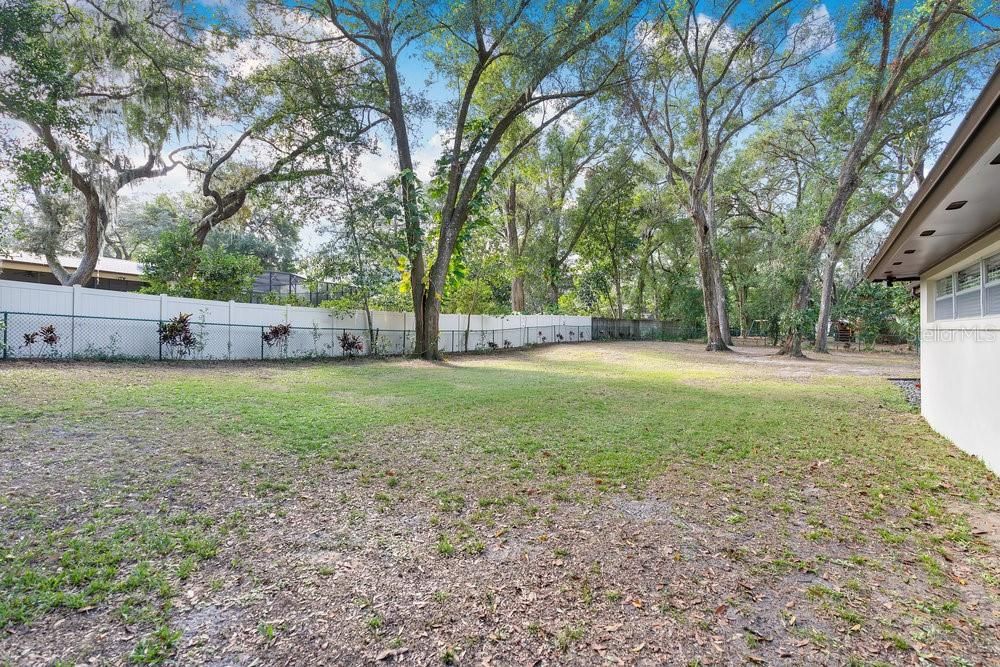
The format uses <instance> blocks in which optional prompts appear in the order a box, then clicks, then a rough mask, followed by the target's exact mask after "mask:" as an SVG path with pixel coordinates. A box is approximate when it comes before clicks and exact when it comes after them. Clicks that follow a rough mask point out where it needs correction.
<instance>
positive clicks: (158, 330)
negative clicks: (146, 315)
mask: <svg viewBox="0 0 1000 667" xmlns="http://www.w3.org/2000/svg"><path fill="white" fill-rule="evenodd" d="M156 340H158V341H159V342H160V361H163V320H160V321H159V323H158V324H157V325H156Z"/></svg>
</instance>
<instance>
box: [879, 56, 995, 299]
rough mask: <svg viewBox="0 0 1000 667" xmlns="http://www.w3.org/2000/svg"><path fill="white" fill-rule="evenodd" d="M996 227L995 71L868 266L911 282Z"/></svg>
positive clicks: (887, 276) (885, 275)
mask: <svg viewBox="0 0 1000 667" xmlns="http://www.w3.org/2000/svg"><path fill="white" fill-rule="evenodd" d="M998 226H1000V67H998V68H997V69H996V70H995V71H994V72H993V76H992V77H990V80H989V81H988V82H987V83H986V87H985V88H983V92H982V93H981V94H980V95H979V97H978V98H977V99H976V101H975V103H973V105H972V108H971V109H969V113H968V114H967V115H966V116H965V119H964V120H962V123H961V124H960V125H959V126H958V129H957V130H955V134H954V136H952V138H951V141H949V142H948V146H947V147H946V148H945V149H944V152H943V153H942V154H941V157H940V158H938V161H937V163H936V164H935V165H934V168H933V169H931V172H930V174H928V175H927V178H926V179H924V182H923V184H922V185H921V186H920V187H919V188H918V189H917V192H916V193H915V194H914V195H913V199H911V200H910V204H909V205H908V206H907V207H906V209H905V210H904V211H903V213H902V215H900V216H899V221H898V222H897V223H896V226H895V227H893V229H892V231H891V232H890V234H889V237H888V238H887V239H886V240H885V243H883V244H882V246H881V247H880V248H879V251H878V254H877V255H875V258H874V259H873V260H872V261H871V263H870V264H869V265H868V268H867V270H866V275H867V276H868V279H869V280H914V279H916V278H918V277H920V275H921V274H923V273H926V272H927V271H928V270H929V269H931V268H933V267H934V266H937V265H938V264H940V263H941V262H942V261H944V260H945V259H947V258H948V257H951V256H952V255H954V254H955V253H957V252H959V251H960V250H962V249H964V248H966V247H968V246H969V245H970V244H972V243H975V242H976V241H977V240H979V239H980V238H982V237H983V236H984V235H985V234H988V233H989V232H991V231H992V230H994V229H996V228H997V227H998Z"/></svg>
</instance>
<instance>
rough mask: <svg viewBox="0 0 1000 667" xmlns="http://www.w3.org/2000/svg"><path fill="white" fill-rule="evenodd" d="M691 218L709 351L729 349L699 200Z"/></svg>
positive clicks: (707, 232) (707, 230)
mask: <svg viewBox="0 0 1000 667" xmlns="http://www.w3.org/2000/svg"><path fill="white" fill-rule="evenodd" d="M691 219H692V221H693V223H694V227H695V238H696V240H697V245H698V267H699V269H700V271H701V282H702V285H701V293H702V301H703V305H704V307H705V330H706V334H707V335H708V344H707V345H706V347H705V349H706V350H708V351H709V352H723V351H726V350H728V349H729V347H728V346H727V345H726V342H725V340H723V338H722V328H721V325H720V322H719V304H718V290H717V289H716V287H715V279H714V275H715V264H716V259H715V253H714V249H713V247H712V233H711V229H710V228H709V226H708V219H707V216H706V215H705V208H704V207H703V206H702V205H701V203H700V202H697V201H696V202H695V204H694V205H693V206H692V210H691Z"/></svg>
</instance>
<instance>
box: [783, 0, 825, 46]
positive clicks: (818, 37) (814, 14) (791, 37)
mask: <svg viewBox="0 0 1000 667" xmlns="http://www.w3.org/2000/svg"><path fill="white" fill-rule="evenodd" d="M787 39H788V43H789V47H788V48H789V49H790V50H791V51H792V52H794V53H808V52H810V51H819V52H821V53H822V54H824V55H830V54H831V53H834V52H836V50H837V27H836V25H834V23H833V18H832V17H831V16H830V10H828V9H827V8H826V5H824V4H819V5H817V6H816V7H814V8H813V9H811V10H810V11H809V13H808V14H806V15H805V16H804V17H803V18H802V20H801V21H796V22H795V23H793V24H792V25H791V26H790V27H789V28H788V37H787Z"/></svg>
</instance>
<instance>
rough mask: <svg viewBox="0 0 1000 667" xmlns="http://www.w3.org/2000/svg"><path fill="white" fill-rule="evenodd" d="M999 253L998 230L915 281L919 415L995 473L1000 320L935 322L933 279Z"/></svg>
mask: <svg viewBox="0 0 1000 667" xmlns="http://www.w3.org/2000/svg"><path fill="white" fill-rule="evenodd" d="M997 253H1000V230H998V231H997V232H995V233H993V234H991V235H989V236H988V237H986V238H985V239H983V240H982V241H980V242H979V243H976V244H975V245H973V246H972V247H970V248H968V249H967V250H965V251H963V252H961V253H959V254H957V255H955V256H953V257H952V258H950V259H949V260H947V261H946V262H944V263H942V264H939V265H938V266H936V267H934V268H933V269H931V271H929V272H928V273H926V274H924V275H923V276H921V279H920V299H921V303H920V314H921V329H922V331H921V342H920V380H921V412H922V413H923V415H924V418H925V419H926V420H927V422H928V423H929V424H930V425H931V426H932V427H933V428H934V430H936V431H937V432H939V433H941V434H942V435H944V436H945V437H947V438H948V439H949V440H951V441H952V442H954V443H955V444H956V445H958V446H959V447H960V448H962V449H963V450H965V451H967V452H969V453H970V454H974V455H975V456H978V457H980V458H981V459H983V460H984V461H985V462H986V465H988V466H989V467H990V468H991V469H992V470H993V471H994V472H997V473H998V474H1000V316H989V317H977V318H964V319H954V320H941V321H935V320H934V286H935V283H936V281H937V280H939V279H941V278H944V277H947V276H948V275H950V274H952V273H954V272H955V271H958V270H961V269H965V268H967V267H968V266H970V265H972V264H975V263H976V262H978V261H979V260H981V259H983V258H985V257H990V256H993V255H996V254H997Z"/></svg>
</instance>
